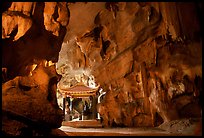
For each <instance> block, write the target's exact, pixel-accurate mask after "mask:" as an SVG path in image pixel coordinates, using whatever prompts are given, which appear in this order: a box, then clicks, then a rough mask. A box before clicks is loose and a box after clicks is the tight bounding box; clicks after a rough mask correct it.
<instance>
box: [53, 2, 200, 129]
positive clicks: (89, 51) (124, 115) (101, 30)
mask: <svg viewBox="0 0 204 138" xmlns="http://www.w3.org/2000/svg"><path fill="white" fill-rule="evenodd" d="M99 5H101V6H100V7H101V8H98V6H99ZM91 6H92V7H95V8H94V9H93V11H92V12H91V11H90V7H91ZM75 7H78V8H80V9H83V11H84V12H82V11H78V10H77V8H75ZM196 8H197V7H196V4H194V3H191V4H189V3H187V4H185V3H168V2H167V3H166V2H161V3H158V2H153V3H151V2H148V3H138V2H132V3H126V2H121V3H120V2H119V3H105V5H104V3H75V4H70V17H71V18H70V24H69V25H68V30H69V33H67V35H66V37H65V39H64V40H65V41H67V43H65V44H64V45H63V49H62V50H61V51H60V56H61V57H63V58H59V62H58V67H59V68H58V69H57V70H58V71H59V73H60V68H66V69H67V71H68V72H72V73H73V74H75V77H74V75H73V78H70V77H69V76H70V74H67V75H64V79H62V80H61V81H62V82H61V83H60V84H61V85H63V84H69V85H74V83H76V82H77V81H76V80H77V79H76V78H77V77H76V76H77V73H76V72H75V71H74V70H78V69H79V70H81V71H82V72H83V71H84V74H86V73H85V72H86V70H89V71H90V72H89V74H92V75H93V76H94V81H95V83H99V84H100V85H101V87H102V89H103V91H106V96H105V98H104V100H103V101H102V103H101V104H99V105H98V111H99V113H100V114H101V117H102V118H103V125H104V126H158V125H159V124H161V123H162V122H168V121H171V120H175V119H179V118H183V117H200V116H201V106H200V104H199V103H198V102H199V94H200V92H202V88H201V87H200V86H198V85H199V84H198V83H201V82H202V58H201V57H202V46H201V43H202V42H201V40H200V35H199V32H200V23H199V17H198V13H197V11H196V10H198V9H196ZM187 9H188V10H187ZM183 11H188V12H187V13H184V12H183ZM190 11H191V12H190ZM87 12H89V13H90V14H88V15H87ZM93 12H95V14H93ZM79 15H80V16H79ZM189 15H192V16H193V18H194V20H189V18H188V16H189ZM72 19H73V20H72ZM85 19H89V21H86V22H84V20H85ZM80 21H81V22H80ZM77 22H80V23H82V24H81V26H80V27H78V26H77ZM187 22H189V23H190V24H191V25H192V26H191V28H192V29H190V30H189V29H187V28H188V27H189V26H188V25H187ZM85 28H86V29H85ZM74 47H76V48H74ZM195 47H196V48H195ZM70 50H71V51H72V53H70ZM78 50H80V51H81V54H79V53H76V51H78ZM65 51H67V56H68V57H69V58H68V60H66V58H65V57H64V54H66V52H65ZM71 55H73V56H71ZM74 55H75V56H74ZM73 57H74V58H73ZM75 57H77V58H75ZM63 63H67V65H64V64H63ZM60 74H61V73H60ZM62 74H63V73H62ZM81 77H82V78H84V79H85V77H83V75H81ZM67 78H69V79H67ZM70 80H75V81H72V82H71V81H70ZM80 81H81V80H79V79H78V82H80ZM63 82H64V83H63ZM65 82H69V83H65Z"/></svg>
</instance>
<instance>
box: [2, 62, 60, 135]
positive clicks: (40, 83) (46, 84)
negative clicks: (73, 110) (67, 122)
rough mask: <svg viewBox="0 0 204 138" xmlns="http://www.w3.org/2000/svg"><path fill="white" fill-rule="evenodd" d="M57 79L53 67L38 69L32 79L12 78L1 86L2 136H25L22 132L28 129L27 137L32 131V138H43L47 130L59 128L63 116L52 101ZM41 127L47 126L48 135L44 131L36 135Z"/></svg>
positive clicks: (54, 100)
mask: <svg viewBox="0 0 204 138" xmlns="http://www.w3.org/2000/svg"><path fill="white" fill-rule="evenodd" d="M59 79H60V76H59V75H57V74H56V71H55V66H50V67H43V66H41V65H38V66H37V68H36V69H35V70H34V71H33V74H32V76H25V77H21V76H20V77H16V78H14V79H13V80H10V81H8V82H6V83H4V84H3V85H2V109H3V111H4V112H3V113H4V118H3V125H2V130H3V132H5V133H7V134H8V135H26V133H25V134H24V132H23V130H24V129H25V130H26V129H31V133H32V131H34V130H35V131H36V135H38V134H39V135H43V133H49V129H50V130H51V129H52V128H58V127H60V126H61V123H62V118H63V113H62V110H61V109H60V108H59V106H58V104H57V99H56V87H57V85H56V84H57V82H58V81H59ZM20 117H21V118H22V119H21V120H20V119H19V118H20ZM28 120H30V122H34V123H33V124H35V123H36V124H38V125H39V126H37V128H35V127H36V126H34V125H33V126H32V125H31V124H29V121H28ZM26 121H27V122H26ZM17 124H19V125H17ZM40 124H41V125H40ZM43 126H47V131H48V132H46V130H44V131H43V133H42V132H41V133H39V132H40V131H39V130H40V128H41V127H42V128H43ZM32 127H33V130H32ZM10 128H14V130H10ZM48 128H49V129H48ZM38 129H39V130H38ZM37 130H38V131H39V132H38V131H37ZM41 131H42V130H41ZM27 134H29V132H27Z"/></svg>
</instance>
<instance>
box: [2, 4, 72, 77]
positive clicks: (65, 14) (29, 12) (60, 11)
mask: <svg viewBox="0 0 204 138" xmlns="http://www.w3.org/2000/svg"><path fill="white" fill-rule="evenodd" d="M4 5H7V7H8V9H5V11H4V12H3V13H2V39H3V40H2V50H3V52H2V57H3V58H2V67H4V68H7V74H8V75H7V76H8V78H7V79H12V78H14V77H16V76H19V75H20V76H26V75H28V74H29V72H31V66H32V65H33V64H39V62H41V61H43V60H47V61H52V62H57V61H58V57H59V51H60V49H61V45H62V42H63V39H64V36H65V34H66V31H67V30H66V25H67V24H68V22H69V10H68V8H67V4H66V2H48V3H47V2H5V3H4ZM5 7H6V6H5Z"/></svg>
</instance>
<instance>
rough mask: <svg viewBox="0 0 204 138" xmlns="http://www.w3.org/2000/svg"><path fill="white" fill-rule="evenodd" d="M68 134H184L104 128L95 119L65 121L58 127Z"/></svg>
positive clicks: (145, 128) (142, 128)
mask: <svg viewBox="0 0 204 138" xmlns="http://www.w3.org/2000/svg"><path fill="white" fill-rule="evenodd" d="M59 129H60V130H62V131H64V132H65V133H66V134H67V135H68V136H184V135H185V134H179V133H170V132H168V131H165V130H162V129H159V128H152V127H138V128H127V127H126V128H104V127H102V125H101V124H100V123H99V121H95V120H89V121H88V120H87V121H83V122H82V121H66V122H63V123H62V126H61V127H60V128H59Z"/></svg>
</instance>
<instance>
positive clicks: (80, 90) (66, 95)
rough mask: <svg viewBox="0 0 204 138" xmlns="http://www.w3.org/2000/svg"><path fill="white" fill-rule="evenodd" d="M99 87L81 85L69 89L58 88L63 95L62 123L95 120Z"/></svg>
mask: <svg viewBox="0 0 204 138" xmlns="http://www.w3.org/2000/svg"><path fill="white" fill-rule="evenodd" d="M99 87H100V85H98V86H97V87H90V86H87V85H85V84H83V83H77V84H76V85H74V86H71V87H69V88H61V87H59V88H58V90H59V92H60V93H61V94H62V95H63V113H64V121H72V120H90V119H96V118H97V111H96V104H97V101H98V100H97V99H98V96H99V95H98V89H99Z"/></svg>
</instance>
